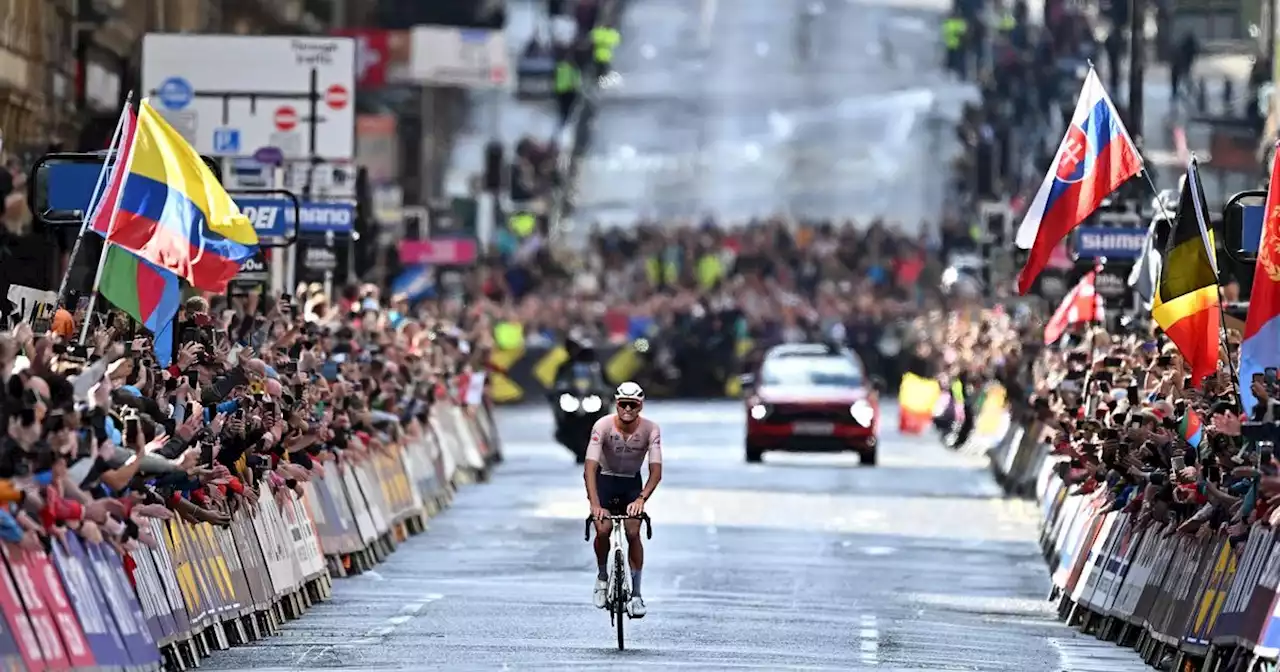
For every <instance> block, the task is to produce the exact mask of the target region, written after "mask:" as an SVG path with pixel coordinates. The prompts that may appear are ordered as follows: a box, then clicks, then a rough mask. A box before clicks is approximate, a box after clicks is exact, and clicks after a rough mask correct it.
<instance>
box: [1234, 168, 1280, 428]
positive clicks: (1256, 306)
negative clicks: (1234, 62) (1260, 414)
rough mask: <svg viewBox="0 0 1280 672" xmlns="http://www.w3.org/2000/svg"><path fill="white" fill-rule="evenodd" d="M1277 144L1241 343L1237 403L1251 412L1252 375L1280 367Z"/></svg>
mask: <svg viewBox="0 0 1280 672" xmlns="http://www.w3.org/2000/svg"><path fill="white" fill-rule="evenodd" d="M1277 318H1280V143H1276V152H1275V156H1274V157H1272V164H1271V181H1270V188H1269V189H1267V204H1266V209H1265V210H1264V211H1263V220H1262V237H1261V239H1260V240H1259V241H1258V260H1257V263H1256V264H1255V266H1254V272H1253V291H1252V293H1250V295H1249V315H1248V317H1247V319H1246V320H1245V324H1244V341H1243V342H1242V343H1240V367H1239V373H1240V381H1239V390H1240V401H1241V402H1243V404H1244V410H1245V412H1246V413H1247V412H1250V411H1251V409H1252V408H1253V406H1254V405H1255V404H1256V403H1257V402H1258V400H1257V399H1256V398H1255V397H1254V396H1253V389H1252V388H1251V387H1250V385H1251V384H1252V382H1253V380H1252V379H1253V375H1254V374H1256V373H1263V372H1265V371H1266V370H1267V368H1269V367H1272V366H1280V352H1278V351H1277V348H1278V347H1280V319H1277Z"/></svg>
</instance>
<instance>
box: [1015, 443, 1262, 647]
mask: <svg viewBox="0 0 1280 672" xmlns="http://www.w3.org/2000/svg"><path fill="white" fill-rule="evenodd" d="M1014 431H1016V430H1012V429H1011V430H1010V433H1013V432H1014ZM1007 439H1008V435H1006V443H1008V441H1007ZM1006 450H1010V451H1012V452H1014V453H1017V452H1026V451H1028V450H1033V451H1043V452H1044V455H1043V456H1041V457H1037V458H1036V459H1035V460H1034V461H1032V462H1031V463H1028V462H1027V461H1026V460H1023V459H1021V458H1020V457H1019V456H1017V455H1010V454H1009V453H1008V452H1005V451H1002V450H996V451H992V453H991V458H992V461H993V465H994V466H995V467H996V468H997V469H999V468H1001V467H1003V466H1005V465H1014V464H1019V463H1022V464H1023V465H1024V466H1023V468H1024V469H1027V468H1032V466H1033V465H1034V470H1035V472H1034V473H1022V474H1006V476H1007V477H1008V478H1009V479H1010V482H1013V481H1021V482H1034V483H1035V487H1034V494H1035V498H1036V500H1037V501H1038V502H1039V504H1040V506H1041V509H1042V510H1041V516H1042V517H1041V543H1042V545H1043V547H1044V551H1045V554H1046V558H1047V559H1048V560H1049V561H1050V563H1051V568H1050V569H1051V575H1052V579H1053V584H1054V586H1055V588H1056V589H1057V590H1058V591H1060V594H1061V595H1062V596H1063V598H1064V599H1066V600H1068V601H1069V602H1070V603H1071V604H1073V605H1075V606H1076V607H1077V608H1083V609H1085V610H1087V611H1089V612H1092V613H1094V614H1096V615H1098V616H1101V617H1105V618H1110V619H1115V621H1116V622H1118V623H1121V624H1128V625H1129V626H1132V627H1138V628H1142V629H1144V630H1145V632H1146V635H1147V636H1148V637H1149V638H1150V641H1152V642H1157V643H1159V644H1161V645H1164V646H1167V647H1169V649H1168V650H1170V651H1174V652H1176V653H1178V654H1180V655H1192V656H1206V655H1209V654H1210V651H1211V650H1212V647H1219V648H1221V647H1242V648H1243V649H1244V650H1245V652H1246V653H1247V654H1248V655H1256V656H1258V657H1259V658H1260V659H1262V660H1275V659H1276V657H1277V654H1280V609H1277V604H1276V603H1277V601H1278V600H1277V588H1278V586H1280V538H1278V533H1277V531H1276V530H1273V529H1271V528H1270V527H1268V526H1265V525H1261V524H1255V525H1254V526H1253V527H1252V528H1251V529H1250V530H1249V534H1248V536H1247V538H1245V539H1242V540H1237V541H1236V543H1235V544H1233V543H1232V542H1231V541H1230V540H1228V539H1227V538H1226V536H1225V534H1222V533H1214V534H1213V535H1211V536H1207V537H1205V536H1203V535H1202V536H1196V537H1193V536H1189V535H1186V534H1177V533H1174V532H1173V530H1172V529H1171V528H1170V527H1169V524H1166V523H1161V522H1157V521H1148V520H1143V521H1141V522H1140V521H1139V519H1138V516H1137V514H1135V513H1129V512H1121V511H1103V510H1101V505H1102V504H1103V503H1104V502H1107V501H1109V500H1107V499H1106V498H1104V497H1103V496H1100V495H1098V494H1085V495H1073V494H1071V493H1070V492H1069V490H1070V488H1069V487H1068V486H1066V484H1065V483H1064V482H1063V480H1062V478H1061V477H1060V475H1059V469H1058V468H1056V466H1055V465H1057V464H1059V463H1060V460H1059V458H1054V457H1050V456H1048V455H1047V451H1044V447H1043V446H1040V445H1034V446H1026V445H1018V443H1016V442H1014V443H1012V444H1011V445H1007V446H1006ZM1063 613H1066V612H1063ZM1112 635H1113V636H1114V635H1115V631H1112Z"/></svg>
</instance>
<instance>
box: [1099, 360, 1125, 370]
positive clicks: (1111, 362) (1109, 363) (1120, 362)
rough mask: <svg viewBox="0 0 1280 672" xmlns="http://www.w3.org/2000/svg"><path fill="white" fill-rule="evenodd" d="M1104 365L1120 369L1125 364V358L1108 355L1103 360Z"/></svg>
mask: <svg viewBox="0 0 1280 672" xmlns="http://www.w3.org/2000/svg"><path fill="white" fill-rule="evenodd" d="M1102 365H1103V366H1105V367H1107V368H1108V369H1118V368H1120V367H1121V366H1124V360H1123V359H1121V358H1120V357H1107V358H1106V359H1104V360H1102Z"/></svg>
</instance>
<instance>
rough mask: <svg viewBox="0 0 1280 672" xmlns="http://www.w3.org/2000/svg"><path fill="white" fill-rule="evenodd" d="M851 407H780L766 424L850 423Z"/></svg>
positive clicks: (768, 418) (766, 420)
mask: <svg viewBox="0 0 1280 672" xmlns="http://www.w3.org/2000/svg"><path fill="white" fill-rule="evenodd" d="M852 420H853V417H852V416H850V415H849V406H848V405H847V404H846V405H841V406H821V407H816V406H790V405H787V406H781V405H780V406H778V407H776V408H774V409H773V412H772V413H770V414H769V415H768V416H767V417H766V418H765V422H776V423H780V424H781V423H788V422H850V421H852Z"/></svg>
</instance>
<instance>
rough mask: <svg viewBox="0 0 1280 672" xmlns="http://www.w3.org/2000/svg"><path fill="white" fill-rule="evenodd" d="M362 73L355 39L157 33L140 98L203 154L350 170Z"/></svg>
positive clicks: (145, 52)
mask: <svg viewBox="0 0 1280 672" xmlns="http://www.w3.org/2000/svg"><path fill="white" fill-rule="evenodd" d="M355 64H356V61H355V44H354V41H353V40H352V39H351V38H349V37H310V36H308V37H299V36H247V35H174V34H160V33H149V34H147V35H146V36H145V37H144V38H143V41H142V89H143V95H144V96H151V97H152V98H153V100H154V101H155V103H156V105H155V107H156V109H157V110H158V111H159V112H160V113H161V114H162V115H164V116H165V118H167V119H170V120H171V121H172V122H173V123H174V126H175V128H177V129H178V130H179V131H180V132H182V133H183V135H184V136H186V137H187V140H188V141H190V142H191V143H192V145H194V146H195V148H196V150H197V151H199V152H201V153H203V154H209V155H211V156H218V157H236V156H251V155H252V154H253V153H254V152H255V151H256V150H258V149H260V148H262V147H277V148H279V149H280V150H281V151H282V153H283V155H284V156H283V158H284V160H286V161H293V160H306V161H312V160H322V161H350V160H351V157H352V154H353V151H354V145H355V105H353V104H352V100H351V97H352V95H353V92H354V90H355Z"/></svg>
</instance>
